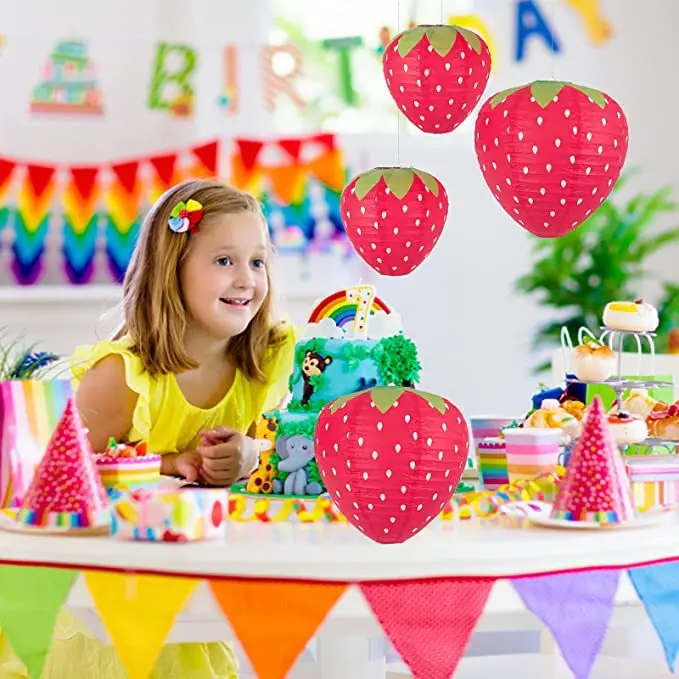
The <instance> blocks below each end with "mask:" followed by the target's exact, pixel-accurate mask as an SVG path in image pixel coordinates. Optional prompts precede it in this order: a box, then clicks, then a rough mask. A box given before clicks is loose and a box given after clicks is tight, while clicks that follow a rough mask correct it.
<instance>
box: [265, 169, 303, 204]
mask: <svg viewBox="0 0 679 679" xmlns="http://www.w3.org/2000/svg"><path fill="white" fill-rule="evenodd" d="M265 172H266V175H267V177H268V178H269V181H270V182H271V188H272V190H273V192H274V194H275V196H276V198H277V199H278V200H280V201H281V203H283V205H295V204H297V203H299V202H301V199H302V197H303V196H304V188H305V185H306V180H307V172H306V170H305V169H304V168H303V167H300V166H299V165H281V166H278V167H267V168H266V169H265Z"/></svg>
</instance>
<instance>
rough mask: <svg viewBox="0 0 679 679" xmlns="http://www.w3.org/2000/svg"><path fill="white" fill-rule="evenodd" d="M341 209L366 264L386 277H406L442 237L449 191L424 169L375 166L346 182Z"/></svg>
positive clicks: (345, 224) (341, 199)
mask: <svg viewBox="0 0 679 679" xmlns="http://www.w3.org/2000/svg"><path fill="white" fill-rule="evenodd" d="M340 212H341V215H342V221H343V222H344V226H345V228H346V231H347V235H348V236H349V239H350V240H351V243H352V244H353V246H354V248H355V249H356V251H357V252H358V254H359V255H360V256H361V257H362V258H363V259H364V260H365V262H366V263H367V264H369V265H370V266H371V267H372V268H373V269H375V271H377V272H378V273H380V274H383V275H384V276H404V275H406V274H409V273H410V272H411V271H413V270H414V269H416V268H417V267H418V266H419V265H420V264H421V263H422V262H423V261H424V260H425V259H426V258H427V257H428V255H429V253H430V252H431V251H432V250H433V248H434V245H436V242H437V241H438V239H439V237H440V236H441V232H442V231H443V226H444V224H445V222H446V217H447V216H448V195H447V194H446V190H445V189H444V188H443V184H441V182H440V181H439V180H438V179H436V177H433V176H432V175H430V174H428V173H427V172H424V171H422V170H416V169H414V168H404V167H378V168H375V169H373V170H370V171H368V172H364V173H363V174H360V175H358V176H357V177H354V179H352V180H351V182H349V184H348V185H347V186H346V187H345V189H344V191H343V192H342V196H341V198H340Z"/></svg>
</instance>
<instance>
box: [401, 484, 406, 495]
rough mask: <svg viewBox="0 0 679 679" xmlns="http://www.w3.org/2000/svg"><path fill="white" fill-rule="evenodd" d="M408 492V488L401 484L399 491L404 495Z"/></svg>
mask: <svg viewBox="0 0 679 679" xmlns="http://www.w3.org/2000/svg"><path fill="white" fill-rule="evenodd" d="M407 492H408V489H407V488H406V487H405V486H401V493H402V494H403V495H405V494H406V493H407Z"/></svg>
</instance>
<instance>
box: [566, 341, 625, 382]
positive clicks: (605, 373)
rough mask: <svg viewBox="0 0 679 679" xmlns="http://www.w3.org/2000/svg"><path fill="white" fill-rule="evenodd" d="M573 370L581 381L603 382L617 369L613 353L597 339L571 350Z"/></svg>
mask: <svg viewBox="0 0 679 679" xmlns="http://www.w3.org/2000/svg"><path fill="white" fill-rule="evenodd" d="M572 361H573V372H574V373H575V376H576V377H577V378H578V379H579V380H582V381H583V382H605V381H606V380H607V379H609V378H610V377H612V376H613V375H614V374H615V372H616V369H617V361H616V357H615V354H614V353H613V351H612V350H611V349H610V347H607V346H606V345H605V344H602V343H601V342H598V341H589V342H585V343H583V344H581V345H580V346H578V347H576V348H575V349H574V350H573V358H572Z"/></svg>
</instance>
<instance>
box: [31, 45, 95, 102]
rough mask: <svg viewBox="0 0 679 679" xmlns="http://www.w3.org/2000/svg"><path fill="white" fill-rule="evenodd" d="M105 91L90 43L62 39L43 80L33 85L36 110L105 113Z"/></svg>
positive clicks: (45, 69) (50, 57)
mask: <svg viewBox="0 0 679 679" xmlns="http://www.w3.org/2000/svg"><path fill="white" fill-rule="evenodd" d="M102 99H103V97H102V93H101V90H100V89H99V86H98V84H97V79H96V75H95V71H94V66H93V64H92V60H91V59H90V56H89V53H88V46H87V43H86V42H85V41H83V40H60V41H59V42H57V44H56V46H55V48H54V50H53V51H52V53H51V54H50V55H49V57H48V58H47V61H46V63H45V67H44V69H43V73H42V77H41V80H40V82H38V84H37V85H36V86H35V87H34V88H33V93H32V97H31V112H32V113H57V114H71V115H101V114H102V113H103V112H104V109H103V102H102Z"/></svg>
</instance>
